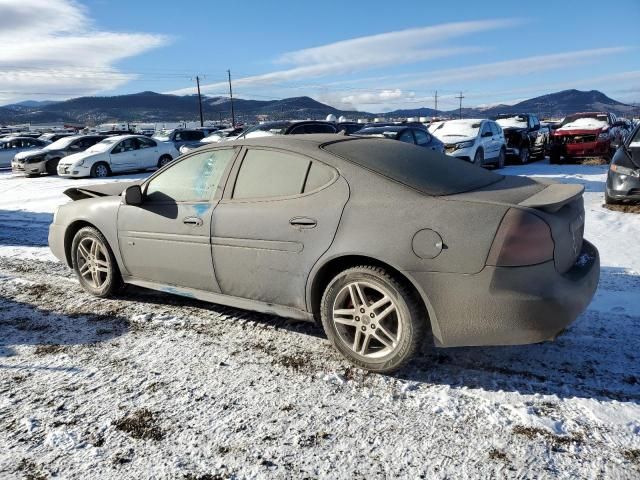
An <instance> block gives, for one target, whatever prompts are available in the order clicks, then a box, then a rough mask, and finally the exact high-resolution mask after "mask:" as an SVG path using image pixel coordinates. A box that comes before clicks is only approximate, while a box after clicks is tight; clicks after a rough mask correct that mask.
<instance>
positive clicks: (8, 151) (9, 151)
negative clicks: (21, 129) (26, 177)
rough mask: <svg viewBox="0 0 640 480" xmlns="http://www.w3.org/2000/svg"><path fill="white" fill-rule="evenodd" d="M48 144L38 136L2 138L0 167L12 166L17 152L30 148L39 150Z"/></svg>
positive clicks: (0, 140)
mask: <svg viewBox="0 0 640 480" xmlns="http://www.w3.org/2000/svg"><path fill="white" fill-rule="evenodd" d="M47 144H48V142H44V141H42V140H38V139H37V138H30V137H5V138H0V168H3V167H10V166H11V161H12V160H13V157H15V156H16V154H17V153H20V152H26V151H28V150H37V149H38V148H43V147H45V146H46V145H47Z"/></svg>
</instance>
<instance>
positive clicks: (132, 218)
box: [118, 148, 238, 292]
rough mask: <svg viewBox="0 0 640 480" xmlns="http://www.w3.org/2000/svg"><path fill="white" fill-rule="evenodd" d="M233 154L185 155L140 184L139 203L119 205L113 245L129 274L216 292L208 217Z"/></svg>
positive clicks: (228, 151) (227, 150) (234, 151)
mask: <svg viewBox="0 0 640 480" xmlns="http://www.w3.org/2000/svg"><path fill="white" fill-rule="evenodd" d="M237 151H238V150H237V149H234V148H224V149H216V150H209V151H207V152H198V153H194V154H191V155H189V156H186V157H185V158H183V159H182V160H180V161H179V162H176V163H175V164H173V165H172V166H170V167H168V168H167V169H166V170H164V171H162V172H159V173H158V174H156V175H154V176H153V177H151V178H150V179H149V180H148V181H147V182H146V183H145V184H144V185H143V187H142V189H143V192H144V195H143V202H142V204H141V205H139V206H133V205H124V204H123V205H121V206H120V210H119V212H118V245H119V248H120V253H121V255H122V259H123V262H124V265H125V267H126V269H127V271H128V273H129V275H131V276H133V277H135V278H138V279H141V280H147V281H151V282H157V283H162V284H167V285H176V286H180V287H189V288H197V289H199V290H205V291H210V292H219V291H220V289H219V287H218V283H217V281H216V276H215V271H214V265H213V262H212V258H211V214H212V211H213V209H214V207H215V205H216V203H217V201H218V198H219V197H220V194H221V192H222V184H223V181H224V178H225V177H226V175H227V171H228V167H230V166H231V163H232V160H233V158H234V157H235V156H236V154H237Z"/></svg>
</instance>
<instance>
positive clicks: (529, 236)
mask: <svg viewBox="0 0 640 480" xmlns="http://www.w3.org/2000/svg"><path fill="white" fill-rule="evenodd" d="M553 247H554V244H553V238H552V237H551V229H550V228H549V225H547V222H545V221H544V220H542V219H541V218H540V217H538V216H537V215H534V214H533V213H529V212H526V211H524V210H519V209H517V208H510V209H509V210H508V211H507V213H506V214H505V216H504V218H503V219H502V222H501V223H500V227H499V228H498V232H497V233H496V236H495V238H494V239H493V245H491V251H490V252H489V256H488V257H487V265H495V266H499V267H520V266H524V265H536V264H538V263H543V262H547V261H549V260H552V259H553Z"/></svg>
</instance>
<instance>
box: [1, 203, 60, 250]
mask: <svg viewBox="0 0 640 480" xmlns="http://www.w3.org/2000/svg"><path fill="white" fill-rule="evenodd" d="M52 221H53V214H51V213H40V212H28V211H24V210H0V226H1V228H0V246H26V247H46V246H47V245H48V244H49V241H48V235H49V225H50V224H51V222H52Z"/></svg>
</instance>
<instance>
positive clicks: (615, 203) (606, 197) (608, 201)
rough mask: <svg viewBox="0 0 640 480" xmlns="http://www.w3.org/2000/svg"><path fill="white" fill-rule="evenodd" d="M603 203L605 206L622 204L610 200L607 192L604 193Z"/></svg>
mask: <svg viewBox="0 0 640 480" xmlns="http://www.w3.org/2000/svg"><path fill="white" fill-rule="evenodd" d="M604 203H606V204H607V205H620V204H621V203H622V202H621V201H620V200H616V199H615V198H611V197H610V196H609V194H608V193H607V191H606V190H605V192H604Z"/></svg>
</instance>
